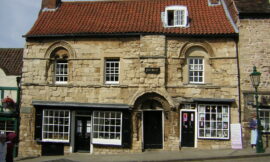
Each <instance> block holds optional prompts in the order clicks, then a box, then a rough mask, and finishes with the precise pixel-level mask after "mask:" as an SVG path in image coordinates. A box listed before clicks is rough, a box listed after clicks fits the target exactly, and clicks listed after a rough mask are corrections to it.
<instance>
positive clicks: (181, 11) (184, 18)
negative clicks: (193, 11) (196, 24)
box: [165, 6, 188, 27]
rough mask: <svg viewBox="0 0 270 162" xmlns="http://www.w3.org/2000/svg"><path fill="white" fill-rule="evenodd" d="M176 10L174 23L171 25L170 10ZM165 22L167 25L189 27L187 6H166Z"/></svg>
mask: <svg viewBox="0 0 270 162" xmlns="http://www.w3.org/2000/svg"><path fill="white" fill-rule="evenodd" d="M169 11H174V14H173V15H174V18H173V21H174V22H173V25H169V22H168V21H169V19H168V16H169V15H168V12H169ZM165 23H166V25H165V26H166V27H187V25H188V10H187V7H186V6H167V7H166V8H165Z"/></svg>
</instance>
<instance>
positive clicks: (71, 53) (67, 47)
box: [45, 41, 76, 59]
mask: <svg viewBox="0 0 270 162" xmlns="http://www.w3.org/2000/svg"><path fill="white" fill-rule="evenodd" d="M57 49H65V50H67V52H68V58H69V59H75V58H76V54H75V51H74V50H73V48H72V47H71V45H70V44H68V43H67V42H65V41H60V42H55V43H53V44H52V45H51V46H50V47H49V48H48V49H47V51H46V53H45V58H47V59H49V58H50V57H51V54H53V53H54V51H55V50H57Z"/></svg>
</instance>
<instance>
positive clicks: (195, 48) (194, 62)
mask: <svg viewBox="0 0 270 162" xmlns="http://www.w3.org/2000/svg"><path fill="white" fill-rule="evenodd" d="M212 57H214V52H213V49H212V47H211V46H210V45H209V44H208V43H206V42H198V43H186V44H185V45H184V46H183V48H182V49H181V51H180V65H181V69H182V70H181V73H182V74H181V76H182V77H181V79H182V81H183V83H184V84H208V83H211V76H212V74H211V71H212V70H211V69H212V61H211V58H212Z"/></svg>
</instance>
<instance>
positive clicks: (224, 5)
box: [221, 0, 242, 123]
mask: <svg viewBox="0 0 270 162" xmlns="http://www.w3.org/2000/svg"><path fill="white" fill-rule="evenodd" d="M221 4H222V6H223V9H224V11H225V14H226V16H227V18H228V20H229V21H230V23H231V25H232V27H233V28H234V31H235V32H236V33H238V37H237V38H235V46H236V47H235V48H236V59H237V60H236V61H237V84H238V114H239V116H238V119H239V123H241V121H242V120H241V116H242V115H241V114H242V113H241V81H240V64H239V48H238V43H239V29H238V27H237V24H236V23H235V22H234V21H233V19H232V16H231V14H230V11H229V9H228V6H227V5H226V3H225V2H224V0H221ZM234 7H235V6H234ZM235 9H236V7H235ZM236 10H237V9H236Z"/></svg>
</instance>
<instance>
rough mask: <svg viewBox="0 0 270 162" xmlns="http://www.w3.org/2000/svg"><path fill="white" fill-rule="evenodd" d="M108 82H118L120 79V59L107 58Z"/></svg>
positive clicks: (106, 77) (106, 78)
mask: <svg viewBox="0 0 270 162" xmlns="http://www.w3.org/2000/svg"><path fill="white" fill-rule="evenodd" d="M105 65H106V67H105V69H106V71H105V81H106V83H118V81H119V79H118V78H119V59H107V60H106V63H105Z"/></svg>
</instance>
